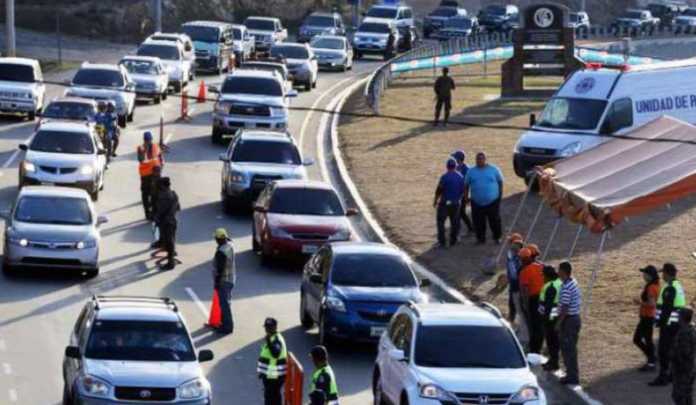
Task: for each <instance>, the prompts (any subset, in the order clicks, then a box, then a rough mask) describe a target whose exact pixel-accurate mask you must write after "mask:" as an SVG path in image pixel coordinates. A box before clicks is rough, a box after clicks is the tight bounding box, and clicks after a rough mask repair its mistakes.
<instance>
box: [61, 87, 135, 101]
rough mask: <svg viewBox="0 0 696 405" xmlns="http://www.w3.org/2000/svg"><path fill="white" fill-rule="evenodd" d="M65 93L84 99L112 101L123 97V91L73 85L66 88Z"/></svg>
mask: <svg viewBox="0 0 696 405" xmlns="http://www.w3.org/2000/svg"><path fill="white" fill-rule="evenodd" d="M66 93H70V94H72V95H76V96H80V97H86V98H101V99H113V98H117V97H120V96H122V95H124V94H125V91H124V90H122V89H112V88H108V87H96V86H77V85H74V86H71V87H70V88H68V89H67V90H66Z"/></svg>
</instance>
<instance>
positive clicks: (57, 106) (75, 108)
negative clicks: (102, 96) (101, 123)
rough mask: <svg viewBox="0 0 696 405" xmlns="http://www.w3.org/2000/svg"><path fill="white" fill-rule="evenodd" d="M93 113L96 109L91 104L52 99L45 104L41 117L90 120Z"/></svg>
mask: <svg viewBox="0 0 696 405" xmlns="http://www.w3.org/2000/svg"><path fill="white" fill-rule="evenodd" d="M95 114H96V111H95V109H94V105H92V104H85V103H74V102H65V101H54V102H52V103H51V104H49V105H47V106H46V108H45V109H44V112H43V117H44V118H54V119H66V120H91V119H93V118H94V115H95Z"/></svg>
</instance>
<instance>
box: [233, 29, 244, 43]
mask: <svg viewBox="0 0 696 405" xmlns="http://www.w3.org/2000/svg"><path fill="white" fill-rule="evenodd" d="M232 39H234V40H235V41H238V40H240V39H242V30H241V29H239V28H232Z"/></svg>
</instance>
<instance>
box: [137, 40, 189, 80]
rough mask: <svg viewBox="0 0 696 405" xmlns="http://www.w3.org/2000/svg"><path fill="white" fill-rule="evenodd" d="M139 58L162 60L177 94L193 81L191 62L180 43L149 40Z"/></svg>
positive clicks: (143, 45)
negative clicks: (152, 57) (147, 57)
mask: <svg viewBox="0 0 696 405" xmlns="http://www.w3.org/2000/svg"><path fill="white" fill-rule="evenodd" d="M137 55H138V56H154V57H157V58H160V60H161V61H162V63H163V64H164V67H165V68H166V69H167V73H168V74H169V86H170V87H172V89H173V90H174V92H175V93H178V92H180V91H181V89H182V88H184V87H185V86H186V85H187V84H188V82H189V80H190V79H191V77H192V76H191V74H192V73H191V62H190V61H187V60H186V58H185V57H184V47H183V45H181V43H179V42H172V41H154V40H147V41H145V42H143V43H142V44H141V45H140V47H139V48H138V51H137Z"/></svg>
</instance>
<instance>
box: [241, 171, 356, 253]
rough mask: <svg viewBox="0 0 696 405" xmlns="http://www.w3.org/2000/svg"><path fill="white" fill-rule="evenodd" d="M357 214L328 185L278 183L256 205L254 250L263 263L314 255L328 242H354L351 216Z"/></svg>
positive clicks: (253, 229)
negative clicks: (259, 254)
mask: <svg viewBox="0 0 696 405" xmlns="http://www.w3.org/2000/svg"><path fill="white" fill-rule="evenodd" d="M357 213H358V211H357V210H356V209H353V208H349V209H345V208H344V207H343V204H341V200H340V199H339V198H338V195H337V194H336V191H335V190H334V189H333V188H332V187H331V186H330V185H328V184H326V183H322V182H318V181H310V180H279V181H275V182H273V183H271V184H269V185H268V186H267V187H266V188H265V189H264V191H263V192H262V193H261V194H260V195H259V198H258V199H257V200H256V204H255V205H254V219H253V221H252V241H253V249H254V251H255V252H260V253H261V258H262V259H264V260H266V259H269V258H275V257H287V258H291V257H301V256H308V255H311V254H313V253H314V252H316V251H317V250H318V249H319V247H321V246H322V245H323V244H324V243H326V242H338V241H348V240H352V239H353V234H352V231H351V228H350V224H349V221H348V217H349V216H351V215H356V214H357Z"/></svg>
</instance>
